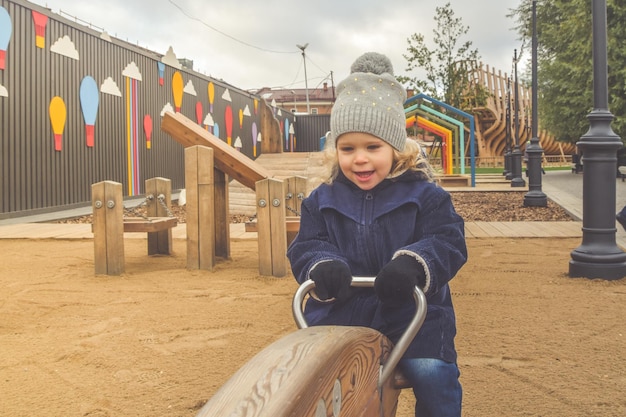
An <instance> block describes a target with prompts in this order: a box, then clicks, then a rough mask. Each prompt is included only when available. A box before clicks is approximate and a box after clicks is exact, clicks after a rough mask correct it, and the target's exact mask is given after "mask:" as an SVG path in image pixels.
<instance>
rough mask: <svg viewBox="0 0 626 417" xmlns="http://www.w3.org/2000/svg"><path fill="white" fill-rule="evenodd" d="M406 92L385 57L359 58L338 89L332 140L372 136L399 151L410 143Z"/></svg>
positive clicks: (377, 55)
mask: <svg viewBox="0 0 626 417" xmlns="http://www.w3.org/2000/svg"><path fill="white" fill-rule="evenodd" d="M405 101H406V91H405V90H404V88H403V87H402V85H401V84H400V83H399V82H398V80H396V78H395V77H394V76H393V66H392V65H391V61H390V60H389V58H387V57H386V56H385V55H382V54H379V53H377V52H367V53H365V54H363V55H361V56H360V57H359V58H357V60H356V61H354V63H353V64H352V66H351V68H350V75H349V76H348V78H346V79H345V80H343V81H342V82H340V83H339V85H338V86H337V99H336V101H335V104H334V105H333V108H332V110H331V113H330V131H331V134H332V139H333V140H334V141H335V143H336V141H337V139H338V138H339V136H341V135H343V134H344V133H348V132H363V133H369V134H371V135H374V136H376V137H377V138H380V139H382V140H383V141H385V142H387V143H388V144H389V145H391V146H392V147H393V148H394V149H396V150H398V151H403V150H404V145H405V143H406V122H405V116H404V102H405Z"/></svg>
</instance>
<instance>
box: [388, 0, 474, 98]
mask: <svg viewBox="0 0 626 417" xmlns="http://www.w3.org/2000/svg"><path fill="white" fill-rule="evenodd" d="M435 22H436V28H435V29H433V43H434V45H435V48H434V49H430V48H429V47H428V46H427V42H426V38H425V37H424V35H423V34H421V33H414V34H413V35H411V37H410V38H408V39H407V43H408V47H407V54H403V56H404V58H405V59H406V60H407V63H408V64H407V68H406V71H409V72H411V71H420V72H423V73H425V77H426V78H425V79H420V78H418V76H415V77H409V76H403V77H399V79H400V80H401V81H402V82H403V83H405V84H408V86H409V87H410V88H414V89H415V90H417V91H419V92H422V93H425V94H428V95H430V96H431V97H434V98H436V99H438V100H442V101H444V102H446V103H448V104H450V105H452V106H454V107H457V108H460V109H464V110H468V108H469V107H473V106H475V105H477V104H478V105H480V104H483V103H484V101H485V99H486V91H485V90H484V89H482V88H480V87H477V86H476V85H474V84H472V82H471V75H472V74H473V70H474V68H475V66H476V63H477V61H478V60H479V59H480V55H479V53H478V50H476V49H472V42H471V41H465V42H463V43H460V42H461V37H463V36H464V35H466V34H467V33H468V32H469V27H468V26H464V25H463V22H462V20H461V18H458V17H455V16H454V11H453V10H452V8H451V7H450V3H447V4H446V5H445V6H443V7H437V8H436V9H435ZM470 102H471V104H470Z"/></svg>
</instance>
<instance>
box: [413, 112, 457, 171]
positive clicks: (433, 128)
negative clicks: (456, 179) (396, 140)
mask: <svg viewBox="0 0 626 417" xmlns="http://www.w3.org/2000/svg"><path fill="white" fill-rule="evenodd" d="M415 125H417V126H418V127H421V128H422V129H424V130H427V131H429V132H430V133H432V134H434V135H437V136H439V137H440V138H441V141H442V144H443V146H442V155H441V165H442V166H443V173H444V174H445V175H450V174H452V173H453V168H454V167H453V158H452V150H453V146H452V142H453V137H452V130H450V129H447V128H445V127H443V126H440V125H438V124H437V123H434V122H432V121H430V120H428V119H426V118H424V117H422V116H418V115H413V116H411V117H409V118H407V119H406V127H407V129H408V128H409V127H413V126H415Z"/></svg>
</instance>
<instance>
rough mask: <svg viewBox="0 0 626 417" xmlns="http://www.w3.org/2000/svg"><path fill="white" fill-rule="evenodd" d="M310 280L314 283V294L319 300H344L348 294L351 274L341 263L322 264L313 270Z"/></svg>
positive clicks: (329, 262) (346, 266)
mask: <svg viewBox="0 0 626 417" xmlns="http://www.w3.org/2000/svg"><path fill="white" fill-rule="evenodd" d="M310 278H311V279H312V280H313V282H315V293H316V294H317V296H318V298H319V299H320V300H328V299H329V298H336V299H337V300H345V299H346V298H348V295H349V294H350V283H351V282H352V273H351V272H350V268H348V265H346V264H345V263H343V262H341V261H328V262H322V263H321V264H319V265H317V266H316V267H315V268H313V270H312V271H311V274H310Z"/></svg>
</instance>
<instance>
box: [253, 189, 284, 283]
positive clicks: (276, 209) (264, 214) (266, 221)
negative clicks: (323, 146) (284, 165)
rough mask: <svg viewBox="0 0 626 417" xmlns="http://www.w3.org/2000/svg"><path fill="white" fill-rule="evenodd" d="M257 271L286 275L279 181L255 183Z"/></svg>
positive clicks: (281, 199) (282, 209)
mask: <svg viewBox="0 0 626 417" xmlns="http://www.w3.org/2000/svg"><path fill="white" fill-rule="evenodd" d="M255 188H256V199H257V200H256V202H257V222H258V247H259V273H260V274H261V275H268V276H274V277H284V276H285V275H286V274H287V256H286V254H287V232H286V225H285V209H284V208H283V204H284V198H285V192H284V183H283V182H282V181H281V180H276V179H271V178H268V179H265V180H261V181H257V183H256V187H255Z"/></svg>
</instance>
